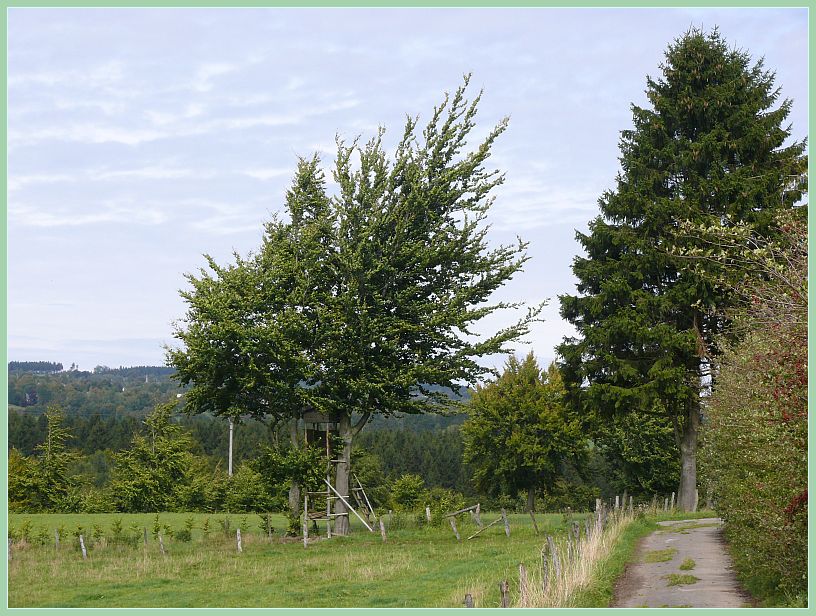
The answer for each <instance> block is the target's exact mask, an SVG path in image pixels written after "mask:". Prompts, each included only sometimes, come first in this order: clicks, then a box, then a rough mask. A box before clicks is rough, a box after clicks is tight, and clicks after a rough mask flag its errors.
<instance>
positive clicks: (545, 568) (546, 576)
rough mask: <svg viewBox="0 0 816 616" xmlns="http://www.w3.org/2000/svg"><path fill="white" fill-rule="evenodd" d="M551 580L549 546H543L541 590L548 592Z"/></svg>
mask: <svg viewBox="0 0 816 616" xmlns="http://www.w3.org/2000/svg"><path fill="white" fill-rule="evenodd" d="M549 581H550V572H549V562H548V561H547V546H546V545H544V546H542V548H541V592H544V593H546V592H547V585H548V584H549Z"/></svg>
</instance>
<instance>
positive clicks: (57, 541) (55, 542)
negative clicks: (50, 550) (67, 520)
mask: <svg viewBox="0 0 816 616" xmlns="http://www.w3.org/2000/svg"><path fill="white" fill-rule="evenodd" d="M54 549H55V550H59V530H57V529H56V528H55V529H54Z"/></svg>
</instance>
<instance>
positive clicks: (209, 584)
mask: <svg viewBox="0 0 816 616" xmlns="http://www.w3.org/2000/svg"><path fill="white" fill-rule="evenodd" d="M499 515H500V514H498V513H488V512H483V513H482V520H483V522H484V523H485V524H488V523H490V522H492V521H493V520H494V519H495V518H497V517H498V516H499ZM585 515H588V514H583V515H582V514H577V515H575V516H573V517H572V519H574V520H582V519H583V518H584V517H585ZM225 518H229V530H228V531H227V532H224V529H223V526H224V525H223V522H224V519H225ZM508 518H509V522H510V527H511V533H510V537H509V538H508V537H507V536H506V535H505V532H504V527H503V525H502V524H501V523H498V524H496V525H495V526H493V527H492V528H489V529H487V530H486V531H484V532H483V533H482V534H480V535H479V536H478V537H476V538H474V539H472V540H469V541H468V540H467V539H466V537H467V536H468V535H471V534H473V533H475V532H476V530H478V527H477V526H476V524H475V523H474V522H473V521H472V520H471V519H470V518H469V517H467V516H459V518H458V521H457V526H458V529H459V532H460V535H461V537H462V540H461V541H457V540H456V538H455V537H454V534H453V532H452V530H451V527H450V525H449V524H448V522H447V521H446V520H445V521H443V522H444V523H443V524H441V523H437V524H432V525H427V524H424V523H421V521H420V520H418V519H417V518H416V516H410V517H408V516H399V517H398V516H397V515H396V514H395V516H394V518H393V519H391V520H390V521H389V516H388V515H386V516H384V521H385V525H386V529H387V541H386V542H385V543H383V541H382V538H381V537H380V534H379V532H377V533H369V532H368V531H367V530H366V529H365V528H364V527H363V526H362V525H361V524H360V523H359V522H358V521H356V520H355V522H356V523H355V524H353V525H352V531H353V532H352V534H351V535H350V536H348V537H333V538H332V539H326V537H325V530H324V527H321V536H319V537H314V538H312V539H311V541H310V543H309V545H308V547H307V548H304V546H303V541H302V538H284V537H282V536H281V535H282V531H283V529H285V528H286V521H285V518H284V516H282V515H278V514H272V515H271V523H272V526H273V527H274V528H275V529H276V530H275V532H274V533H273V534H272V536H271V537H270V536H269V535H268V534H267V533H266V532H265V530H264V529H263V528H262V524H263V521H262V518H261V517H260V516H259V515H257V514H232V515H229V514H186V513H162V514H160V515H159V517H158V523H159V526H160V527H161V530H160V533H161V536H162V542H163V544H164V547H165V552H166V553H165V554H162V552H161V548H160V545H159V541H158V535H156V534H154V532H153V531H154V526H155V524H156V517H155V514H12V515H11V516H10V519H9V532H10V536H11V537H12V538H13V544H12V560H11V562H9V563H8V564H9V607H461V606H462V602H463V598H464V595H465V594H466V593H470V594H471V595H472V596H473V599H474V603H475V605H476V607H498V606H499V604H500V593H499V582H500V581H501V580H504V579H510V580H512V579H514V578H517V576H518V565H519V563H524V564H525V565H526V566H528V567H531V568H532V567H535V566H537V565H538V562H539V559H540V550H541V547H542V545H543V543H544V542H545V541H546V537H547V535H553V536H561V535H563V534H565V532H566V529H567V527H568V525H569V523H570V520H569V519H568V518H567V516H565V515H562V514H539V515H537V516H536V521H537V523H538V527H539V531H540V532H539V534H538V535H536V533H535V531H534V528H533V524H532V521H531V519H530V517H529V515H527V514H510V515H509V516H508ZM191 524H192V526H193V527H192V532H191V537H190V541H182V540H179V539H178V536H179V534H180V531H183V530H184V529H185V526H190V525H191ZM78 526H81V527H82V531H83V536H84V538H85V541H86V546H87V549H88V558H87V560H83V558H82V553H81V551H80V546H79V539H78V531H79V529H78ZM117 527H119V528H120V529H121V530H120V531H119V532H118V534H117V532H116V528H117ZM237 527H240V528H241V535H242V548H243V551H242V552H241V553H239V552H238V549H237V542H236V533H235V529H236V528H237ZM55 529H60V534H61V541H60V546H59V548H57V547H56V546H55V541H54V530H55ZM144 529H147V533H148V542H147V545H145V544H144V539H143V537H144ZM204 529H208V530H207V531H205V530H204ZM75 534H76V535H77V536H75ZM183 534H184V533H183V532H181V535H183ZM23 535H25V537H23ZM171 535H173V536H171Z"/></svg>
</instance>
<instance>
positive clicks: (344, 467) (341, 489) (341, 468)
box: [334, 411, 371, 535]
mask: <svg viewBox="0 0 816 616" xmlns="http://www.w3.org/2000/svg"><path fill="white" fill-rule="evenodd" d="M370 418H371V412H369V411H366V412H365V413H363V416H362V417H360V419H359V420H358V421H357V423H356V424H354V425H352V424H351V413H342V414H341V415H340V417H339V419H338V422H337V430H338V432H339V434H340V439H341V440H342V441H343V451H342V452H341V453H340V457H339V458H338V460H339V462H337V464H336V465H335V466H336V469H337V471H336V475H335V481H334V489H335V490H337V492H338V493H339V494H341V495H342V496H343V498H345V499H346V500H347V501H349V502H351V499H350V496H351V490H350V489H349V483H350V481H349V478H350V477H351V446H352V443H353V442H354V437H355V436H357V435H358V434H359V433H360V430H362V429H363V427H364V426H365V425H366V423H367V422H368V420H369V419H370ZM334 513H335V514H337V513H345V514H346V515H340V516H337V517H336V518H335V519H334V533H335V534H337V535H348V534H349V516H351V515H352V513H351V512H350V511H348V510H347V509H346V506H345V505H344V504H343V502H342V501H341V500H340V499H339V498H338V499H336V500H335V501H334Z"/></svg>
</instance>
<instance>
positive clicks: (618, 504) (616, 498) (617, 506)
mask: <svg viewBox="0 0 816 616" xmlns="http://www.w3.org/2000/svg"><path fill="white" fill-rule="evenodd" d="M618 509H620V496H618V495H617V494H615V511H617V510H618Z"/></svg>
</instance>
